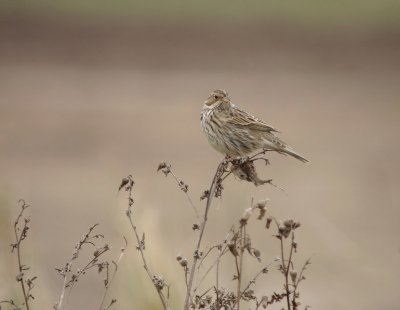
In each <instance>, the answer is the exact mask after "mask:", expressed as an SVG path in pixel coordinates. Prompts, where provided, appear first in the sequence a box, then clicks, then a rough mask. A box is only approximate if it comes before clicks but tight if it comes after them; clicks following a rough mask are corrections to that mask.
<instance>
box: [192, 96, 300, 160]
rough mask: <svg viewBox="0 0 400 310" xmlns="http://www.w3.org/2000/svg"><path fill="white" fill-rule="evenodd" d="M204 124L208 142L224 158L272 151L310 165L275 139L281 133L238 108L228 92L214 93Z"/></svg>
mask: <svg viewBox="0 0 400 310" xmlns="http://www.w3.org/2000/svg"><path fill="white" fill-rule="evenodd" d="M200 120H201V126H202V128H203V132H204V134H205V135H206V137H207V140H208V142H209V143H210V144H211V146H212V147H213V148H214V149H216V150H217V151H219V152H221V153H222V154H225V155H228V156H230V157H242V156H245V155H248V154H251V153H253V152H255V151H258V150H272V151H276V152H278V153H281V154H289V155H291V156H293V157H294V158H297V159H298V160H301V161H302V162H308V160H307V159H305V158H304V157H303V156H301V155H300V154H299V153H297V152H295V151H294V150H293V149H292V148H291V147H290V146H288V145H287V144H286V143H285V142H283V141H282V140H281V139H279V138H278V137H277V136H276V135H275V133H279V131H277V130H276V129H275V128H273V127H271V126H269V125H267V124H266V123H265V122H263V121H262V120H260V119H258V118H256V117H254V116H252V115H250V114H248V113H247V112H245V111H243V110H241V109H239V108H238V107H236V106H235V105H234V104H233V103H232V102H231V99H230V98H229V96H228V93H227V92H226V91H225V90H220V89H217V90H215V91H213V92H212V93H211V95H210V97H208V99H207V100H206V101H205V102H204V106H203V109H202V111H201V117H200Z"/></svg>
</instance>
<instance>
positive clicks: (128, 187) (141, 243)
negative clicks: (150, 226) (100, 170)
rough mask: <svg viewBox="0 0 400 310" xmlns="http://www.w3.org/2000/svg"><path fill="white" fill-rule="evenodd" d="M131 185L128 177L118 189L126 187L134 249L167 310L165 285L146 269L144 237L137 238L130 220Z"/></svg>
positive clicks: (130, 177)
mask: <svg viewBox="0 0 400 310" xmlns="http://www.w3.org/2000/svg"><path fill="white" fill-rule="evenodd" d="M123 184H124V185H123ZM133 184H134V181H133V179H132V176H131V175H129V176H128V177H127V178H124V179H123V180H122V183H121V186H120V189H121V188H122V187H124V186H126V190H127V191H128V209H127V210H126V215H127V217H128V219H129V223H130V224H131V227H132V230H133V232H134V235H135V238H136V243H137V246H136V248H137V249H138V250H139V252H140V256H141V258H142V262H143V268H144V270H146V273H147V275H148V276H149V278H150V280H151V282H152V283H153V285H154V287H155V289H156V291H157V293H158V296H159V297H160V300H161V303H162V306H163V309H164V310H169V309H170V308H169V304H168V300H167V298H166V297H165V296H164V294H163V292H162V289H163V288H164V286H165V283H164V282H163V281H157V280H158V279H156V277H155V276H154V274H153V273H152V272H151V270H150V268H149V267H148V265H147V261H146V257H145V255H144V235H143V238H142V239H141V238H140V237H139V234H138V232H137V228H136V226H135V225H134V223H133V219H132V206H133V202H134V201H133V198H132V188H133ZM161 282H162V283H161Z"/></svg>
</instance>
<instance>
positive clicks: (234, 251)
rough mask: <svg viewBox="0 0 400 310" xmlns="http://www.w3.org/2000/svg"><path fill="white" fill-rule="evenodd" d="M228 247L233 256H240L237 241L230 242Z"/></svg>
mask: <svg viewBox="0 0 400 310" xmlns="http://www.w3.org/2000/svg"><path fill="white" fill-rule="evenodd" d="M228 249H229V251H230V252H231V253H232V255H233V256H239V252H238V250H237V248H236V244H235V243H229V244H228Z"/></svg>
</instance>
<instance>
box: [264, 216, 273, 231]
mask: <svg viewBox="0 0 400 310" xmlns="http://www.w3.org/2000/svg"><path fill="white" fill-rule="evenodd" d="M271 222H272V216H269V217H267V222H266V224H265V228H267V229H269V228H270V226H271Z"/></svg>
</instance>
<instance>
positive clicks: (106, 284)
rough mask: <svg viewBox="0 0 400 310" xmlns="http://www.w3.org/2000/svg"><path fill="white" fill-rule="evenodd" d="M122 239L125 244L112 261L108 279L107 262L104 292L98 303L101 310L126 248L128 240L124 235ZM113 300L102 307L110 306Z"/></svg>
mask: <svg viewBox="0 0 400 310" xmlns="http://www.w3.org/2000/svg"><path fill="white" fill-rule="evenodd" d="M124 241H125V245H124V246H123V247H122V248H121V253H120V254H119V257H118V260H117V262H114V261H113V263H114V267H115V269H114V273H113V274H112V276H111V279H110V280H109V273H108V264H107V278H106V280H105V290H104V294H103V297H102V299H101V304H100V307H99V309H100V310H103V304H104V301H105V299H106V296H107V293H108V290H109V288H110V286H111V283H112V282H113V280H114V278H115V274H116V273H117V270H118V266H119V264H120V262H121V260H122V257H123V256H124V254H125V250H126V248H127V247H128V241H127V240H126V238H125V237H124ZM114 300H115V299H113V300H112V301H111V303H110V304H109V305H108V306H107V307H106V308H104V309H109V308H110V307H111V305H112V304H114V303H115V302H116V300H115V301H114ZM113 301H114V302H113Z"/></svg>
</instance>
